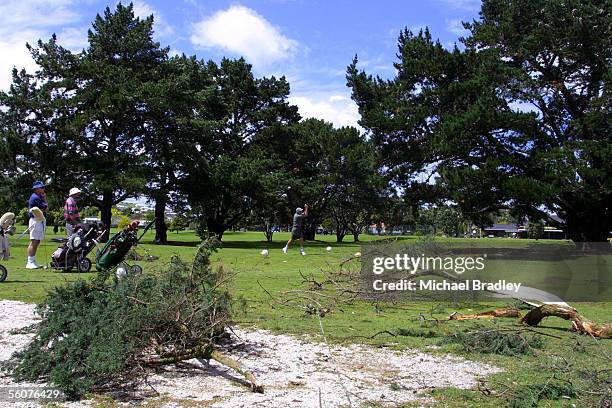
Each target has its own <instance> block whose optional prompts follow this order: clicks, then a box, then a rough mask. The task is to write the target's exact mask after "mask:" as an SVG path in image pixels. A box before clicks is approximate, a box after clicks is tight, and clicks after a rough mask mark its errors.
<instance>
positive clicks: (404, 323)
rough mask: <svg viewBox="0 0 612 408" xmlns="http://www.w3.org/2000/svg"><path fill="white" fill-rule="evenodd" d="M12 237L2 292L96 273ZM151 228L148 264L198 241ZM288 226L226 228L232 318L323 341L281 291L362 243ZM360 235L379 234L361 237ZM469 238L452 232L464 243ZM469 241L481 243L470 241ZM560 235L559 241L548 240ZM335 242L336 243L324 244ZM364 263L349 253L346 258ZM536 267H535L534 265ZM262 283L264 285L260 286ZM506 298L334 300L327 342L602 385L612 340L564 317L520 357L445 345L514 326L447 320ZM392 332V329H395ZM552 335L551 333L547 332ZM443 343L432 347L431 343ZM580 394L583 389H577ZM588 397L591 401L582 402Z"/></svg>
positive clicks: (220, 258) (145, 247)
mask: <svg viewBox="0 0 612 408" xmlns="http://www.w3.org/2000/svg"><path fill="white" fill-rule="evenodd" d="M51 237H52V235H48V236H47V241H45V242H44V243H43V244H42V246H41V248H40V249H39V252H38V261H39V263H41V262H43V261H45V260H46V259H49V258H50V255H51V253H52V252H53V250H54V249H55V248H56V247H57V245H56V244H55V243H53V242H49V241H48V240H49V239H50V238H51ZM12 238H13V240H11V245H12V247H11V249H12V255H13V257H12V259H10V260H9V261H5V262H3V264H4V265H5V266H6V267H7V268H8V270H9V276H8V279H7V281H6V282H4V283H0V299H13V300H20V301H25V302H39V301H41V300H42V299H43V298H44V296H45V293H46V292H47V291H48V290H49V289H50V288H51V287H53V286H55V285H58V284H62V283H64V282H69V281H73V280H75V279H79V278H90V277H91V276H93V273H89V274H77V273H64V272H58V271H53V270H35V271H28V270H26V269H25V268H24V265H25V259H26V256H25V248H26V246H27V244H28V241H27V237H24V238H23V239H22V240H20V241H15V240H14V237H12ZM152 238H153V235H152V234H151V233H149V234H148V235H147V236H145V238H144V240H143V242H142V243H141V244H140V245H139V246H138V251H139V252H140V253H143V252H144V251H148V252H149V253H150V254H152V255H155V256H158V257H159V259H158V260H156V261H153V262H140V264H141V265H142V266H143V268H144V270H145V272H151V273H159V272H161V271H163V269H164V267H165V264H166V263H167V262H169V260H170V258H171V257H172V256H173V255H178V256H180V257H181V258H183V259H185V260H189V259H190V258H191V257H192V256H193V254H194V250H195V246H196V245H197V244H198V242H199V240H198V239H197V237H196V236H195V235H194V233H193V232H182V233H180V234H174V233H170V234H169V239H170V240H171V242H170V243H169V244H168V245H162V246H159V245H153V244H152V242H151V240H152ZM288 238H289V234H288V233H276V234H275V235H274V242H273V243H272V244H269V243H267V242H265V239H264V235H263V233H257V232H246V233H231V232H230V233H226V235H225V236H224V243H223V247H222V248H221V249H220V250H219V251H218V252H217V253H216V254H215V255H214V257H213V260H214V262H215V263H216V264H217V265H223V267H224V268H228V269H229V270H230V271H231V272H233V273H234V274H235V277H234V279H233V281H232V282H231V287H230V290H231V293H232V295H233V297H234V299H235V300H236V302H235V304H236V306H235V309H236V311H235V321H236V323H237V324H239V325H241V326H243V327H257V328H262V329H268V330H271V331H274V332H283V333H292V334H296V335H303V334H307V335H310V336H311V337H312V338H313V339H315V340H320V339H321V338H322V336H321V328H320V320H319V317H317V315H316V314H307V313H304V310H303V309H300V308H298V307H289V306H284V305H282V304H281V303H282V302H281V301H282V300H283V299H286V297H285V296H283V293H285V292H287V291H291V290H299V289H303V288H305V287H306V286H305V284H304V283H303V278H302V275H304V276H308V275H311V274H312V276H313V277H314V278H315V279H318V280H320V279H321V277H322V275H323V274H322V271H331V270H336V269H338V265H339V264H340V263H341V262H343V261H345V260H347V259H349V258H351V257H352V256H353V254H354V253H355V252H357V251H361V246H360V245H361V244H360V243H354V242H352V238H351V237H347V242H345V243H343V244H336V243H335V236H330V235H328V236H317V241H315V242H308V243H307V245H306V252H307V256H300V254H299V251H298V247H295V246H294V247H292V248H291V249H290V251H289V254H288V255H284V254H282V252H281V248H282V247H283V245H284V243H285V242H286V240H287V239H288ZM362 239H363V241H364V242H368V241H371V240H375V239H378V238H376V237H371V236H365V235H364V236H362ZM399 239H400V240H402V241H404V242H411V241H415V240H416V239H417V238H416V237H403V238H399ZM465 241H468V240H462V239H457V240H452V242H465ZM469 242H475V241H474V240H469ZM477 242H478V245H484V246H488V247H497V246H499V247H509V246H515V247H521V246H527V245H534V244H536V245H546V244H548V243H550V242H548V241H542V240H541V241H538V242H535V241H529V240H512V239H497V238H491V239H489V238H484V239H481V240H478V241H477ZM551 242H555V243H558V241H551ZM328 245H331V246H332V247H333V249H332V251H331V252H327V251H326V249H325V247H326V246H328ZM262 249H268V250H269V251H270V256H269V257H267V258H264V257H263V256H262V255H261V254H260V252H261V250H262ZM351 265H352V267H353V268H356V267H358V263H357V261H355V260H353V261H350V262H348V263H347V264H345V267H351ZM515 268H518V269H519V270H521V271H523V272H524V273H534V270H535V269H537V268H536V267H534V266H533V265H530V264H529V263H524V262H523V263H520V264H519V265H518V266H516V265H515ZM534 268H535V269H534ZM262 287H263V288H264V289H265V290H264V289H262ZM505 303H506V302H496V303H488V304H485V305H478V304H471V305H467V304H461V305H453V304H440V303H428V302H399V303H369V302H365V301H359V302H353V303H350V304H332V305H328V306H329V308H330V309H331V310H329V311H328V313H326V314H325V317H323V318H321V322H322V324H323V328H324V330H325V335H326V338H327V340H328V341H331V342H336V343H349V342H360V343H368V344H372V345H374V346H377V347H379V346H387V347H392V348H397V349H402V348H405V347H415V348H421V349H425V348H427V350H428V351H430V352H433V353H448V352H450V353H455V354H459V355H464V356H465V357H466V358H469V359H472V360H477V361H482V362H487V363H491V364H494V365H498V366H500V367H502V368H504V372H502V373H500V374H496V375H493V376H491V377H489V379H488V380H489V383H487V387H489V388H490V389H492V390H494V391H495V392H498V393H499V392H505V393H506V394H504V395H512V393H513V392H516V393H519V392H520V389H521V387H526V386H528V385H530V384H540V383H543V382H544V383H545V382H546V380H547V379H548V378H549V377H551V376H552V375H553V373H556V375H557V376H563V378H567V379H571V380H572V382H573V383H574V385H575V386H576V387H577V389H578V391H580V389H581V387H582V389H589V390H591V392H593V390H595V392H599V391H597V390H601V389H602V388H601V387H602V386H601V385H597V384H595V383H594V382H593V380H590V379H589V372H590V371H592V370H601V369H606V368H609V367H610V365H611V362H610V360H609V358H610V357H609V356H610V355H612V341H611V340H604V341H597V340H594V339H591V338H586V337H582V336H577V335H575V334H573V333H570V332H568V327H569V324H568V322H567V321H564V320H561V319H557V318H549V319H547V320H545V321H544V322H543V324H542V326H541V327H539V328H538V329H537V330H538V331H539V332H541V333H543V334H545V335H546V336H544V337H543V338H544V345H543V347H542V348H541V349H534V350H533V353H531V354H529V355H522V356H518V357H516V356H503V355H495V354H480V353H469V354H467V353H466V352H465V351H464V349H463V348H462V347H461V346H460V345H458V344H445V345H441V343H442V341H441V340H442V338H443V337H444V336H445V335H448V334H452V333H456V332H461V331H465V330H483V329H494V328H512V327H516V326H515V324H516V320H514V319H495V320H489V321H483V320H480V321H473V320H472V321H448V320H447V318H448V315H449V314H450V313H451V312H454V311H458V312H462V313H475V312H478V311H483V310H488V309H491V308H495V307H500V306H504V305H505ZM572 306H574V307H576V308H577V309H578V310H579V312H580V313H581V314H583V315H584V316H586V317H587V318H589V319H592V320H594V321H597V322H604V321H609V320H610V316H611V315H612V313H611V312H612V303H576V304H572ZM389 333H392V334H394V335H391V334H389ZM551 336H554V337H551ZM432 345H434V346H437V347H438V348H435V349H431V348H430V346H432ZM579 395H580V394H579ZM429 396H430V397H431V398H433V399H434V400H435V401H437V402H438V403H439V404H440V405H441V406H483V407H484V406H500V405H501V406H503V405H504V404H505V402H504V401H506V399H504V398H495V397H490V396H484V394H482V393H481V392H478V391H471V390H467V391H463V390H456V389H444V390H434V391H432V393H431V394H429ZM592 397H593V398H592V399H591V400H576V399H571V400H543V401H540V406H570V405H571V403H576V404H577V406H588V405H589V401H596V398H597V396H592ZM584 401H587V403H586V404H585V402H584Z"/></svg>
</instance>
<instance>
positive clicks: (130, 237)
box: [96, 220, 155, 277]
mask: <svg viewBox="0 0 612 408" xmlns="http://www.w3.org/2000/svg"><path fill="white" fill-rule="evenodd" d="M154 223H155V220H153V221H151V222H150V223H149V224H147V226H146V227H145V228H144V230H143V232H142V234H141V235H140V236H138V226H139V222H138V221H133V222H131V223H130V225H128V226H127V227H125V228H124V229H123V230H121V231H119V232H118V233H116V234H115V235H113V237H112V238H111V239H109V240H108V242H107V243H106V244H105V245H104V246H103V247H102V249H101V250H100V252H99V253H98V256H97V257H96V269H97V270H98V271H101V272H110V271H112V270H113V269H115V275H116V276H117V277H121V276H124V275H127V274H134V275H138V274H141V273H142V267H141V266H140V265H130V264H128V263H127V262H126V261H125V258H126V257H127V255H128V253H129V252H130V250H131V249H132V247H134V246H136V245H138V243H139V242H140V240H141V239H142V237H143V236H144V235H145V234H146V233H147V231H148V230H149V229H150V228H151V227H152V226H153V224H154Z"/></svg>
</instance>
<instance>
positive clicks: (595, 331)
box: [521, 304, 612, 339]
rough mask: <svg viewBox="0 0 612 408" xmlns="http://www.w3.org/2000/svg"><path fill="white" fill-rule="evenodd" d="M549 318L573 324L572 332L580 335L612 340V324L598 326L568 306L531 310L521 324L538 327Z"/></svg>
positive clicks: (542, 307)
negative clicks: (557, 318)
mask: <svg viewBox="0 0 612 408" xmlns="http://www.w3.org/2000/svg"><path fill="white" fill-rule="evenodd" d="M549 316H556V317H560V318H562V319H565V320H569V321H571V322H572V330H574V331H577V332H578V333H580V334H587V335H589V336H593V337H599V338H602V339H610V338H612V324H611V323H606V324H596V323H593V322H591V321H590V320H587V319H585V318H584V317H582V316H580V315H579V314H578V312H577V311H576V309H574V308H573V307H570V306H566V305H557V304H546V305H542V306H539V307H536V308H535V309H531V310H530V311H529V313H527V314H526V315H525V316H523V318H522V319H521V323H522V324H525V325H527V326H537V325H538V324H540V322H541V321H542V319H544V318H545V317H549Z"/></svg>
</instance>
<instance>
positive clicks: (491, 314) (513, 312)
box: [448, 308, 521, 320]
mask: <svg viewBox="0 0 612 408" xmlns="http://www.w3.org/2000/svg"><path fill="white" fill-rule="evenodd" d="M496 317H521V314H520V312H519V311H518V309H515V308H505V309H495V310H488V311H486V312H482V313H477V314H470V315H462V314H459V313H457V312H453V313H452V314H451V315H450V316H448V320H469V319H493V318H496Z"/></svg>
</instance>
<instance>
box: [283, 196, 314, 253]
mask: <svg viewBox="0 0 612 408" xmlns="http://www.w3.org/2000/svg"><path fill="white" fill-rule="evenodd" d="M305 217H308V204H304V209H302V208H300V207H298V208H296V209H295V214H293V228H292V230H291V238H289V241H287V245H285V247H284V248H283V253H285V254H286V253H287V250H289V245H291V243H292V242H293V240H295V239H299V240H300V254H302V255H306V252H304V233H303V231H302V225H303V224H304V218H305Z"/></svg>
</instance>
